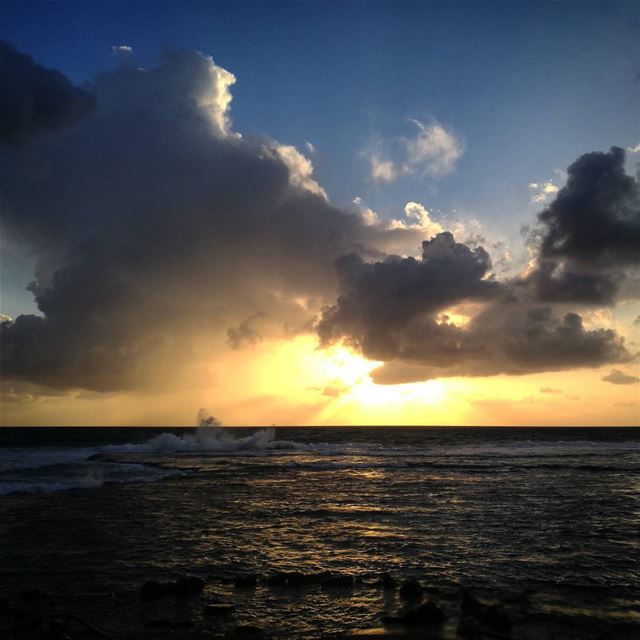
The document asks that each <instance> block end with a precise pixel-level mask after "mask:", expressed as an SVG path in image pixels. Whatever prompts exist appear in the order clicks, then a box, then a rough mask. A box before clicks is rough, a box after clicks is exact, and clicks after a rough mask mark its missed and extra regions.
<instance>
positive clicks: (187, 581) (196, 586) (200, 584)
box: [169, 576, 204, 598]
mask: <svg viewBox="0 0 640 640" xmlns="http://www.w3.org/2000/svg"><path fill="white" fill-rule="evenodd" d="M203 589H204V580H203V579H202V578H197V577H195V576H188V577H185V578H179V579H178V580H176V581H175V582H173V583H170V587H169V591H170V593H171V595H174V596H177V597H180V598H188V597H189V596H193V595H196V594H198V593H200V592H201V591H202V590H203Z"/></svg>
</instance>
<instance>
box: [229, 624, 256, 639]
mask: <svg viewBox="0 0 640 640" xmlns="http://www.w3.org/2000/svg"><path fill="white" fill-rule="evenodd" d="M231 637H233V638H238V640H240V639H242V640H245V639H246V640H249V639H250V638H263V637H264V632H263V631H262V629H260V627H256V626H254V625H252V624H242V625H239V626H237V627H236V628H235V629H234V630H233V633H232V636H231Z"/></svg>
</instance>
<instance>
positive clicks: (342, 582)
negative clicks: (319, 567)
mask: <svg viewBox="0 0 640 640" xmlns="http://www.w3.org/2000/svg"><path fill="white" fill-rule="evenodd" d="M320 584H321V585H322V588H323V589H347V588H350V587H353V576H350V575H346V574H340V575H334V576H329V577H327V578H325V579H324V580H322V582H321V583H320Z"/></svg>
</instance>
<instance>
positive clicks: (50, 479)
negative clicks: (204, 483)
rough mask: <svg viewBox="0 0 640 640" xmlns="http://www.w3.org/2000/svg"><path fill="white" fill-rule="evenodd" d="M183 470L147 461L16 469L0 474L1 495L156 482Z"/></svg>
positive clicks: (178, 473)
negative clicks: (151, 465) (158, 465)
mask: <svg viewBox="0 0 640 640" xmlns="http://www.w3.org/2000/svg"><path fill="white" fill-rule="evenodd" d="M176 475H184V474H183V472H181V471H176V470H168V469H160V468H158V467H149V466H147V465H144V464H128V463H125V464H123V463H113V462H107V463H104V462H98V463H92V462H87V463H84V464H81V463H72V464H51V465H44V466H41V467H37V468H33V467H32V468H29V469H20V470H15V471H14V472H13V473H4V474H2V476H0V495H8V494H11V493H54V492H56V491H67V490H69V489H92V488H96V487H102V486H103V485H105V484H107V483H114V484H122V483H129V482H155V481H157V480H161V479H162V478H166V477H169V476H176Z"/></svg>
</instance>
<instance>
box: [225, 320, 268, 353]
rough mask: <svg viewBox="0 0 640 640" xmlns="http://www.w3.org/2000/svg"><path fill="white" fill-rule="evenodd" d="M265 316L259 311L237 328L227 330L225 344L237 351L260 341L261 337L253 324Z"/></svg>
mask: <svg viewBox="0 0 640 640" xmlns="http://www.w3.org/2000/svg"><path fill="white" fill-rule="evenodd" d="M264 316H265V314H264V313H262V312H261V311H259V312H258V313H254V314H253V315H251V316H249V317H248V318H245V319H244V320H243V321H242V322H241V323H240V324H239V325H238V326H237V327H231V328H230V329H227V343H228V344H229V346H230V347H231V348H232V349H239V348H240V347H242V346H244V345H253V344H256V343H258V342H260V341H261V340H262V335H261V334H260V332H259V331H258V330H257V329H256V327H255V324H256V323H257V321H258V320H260V319H261V318H264Z"/></svg>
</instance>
